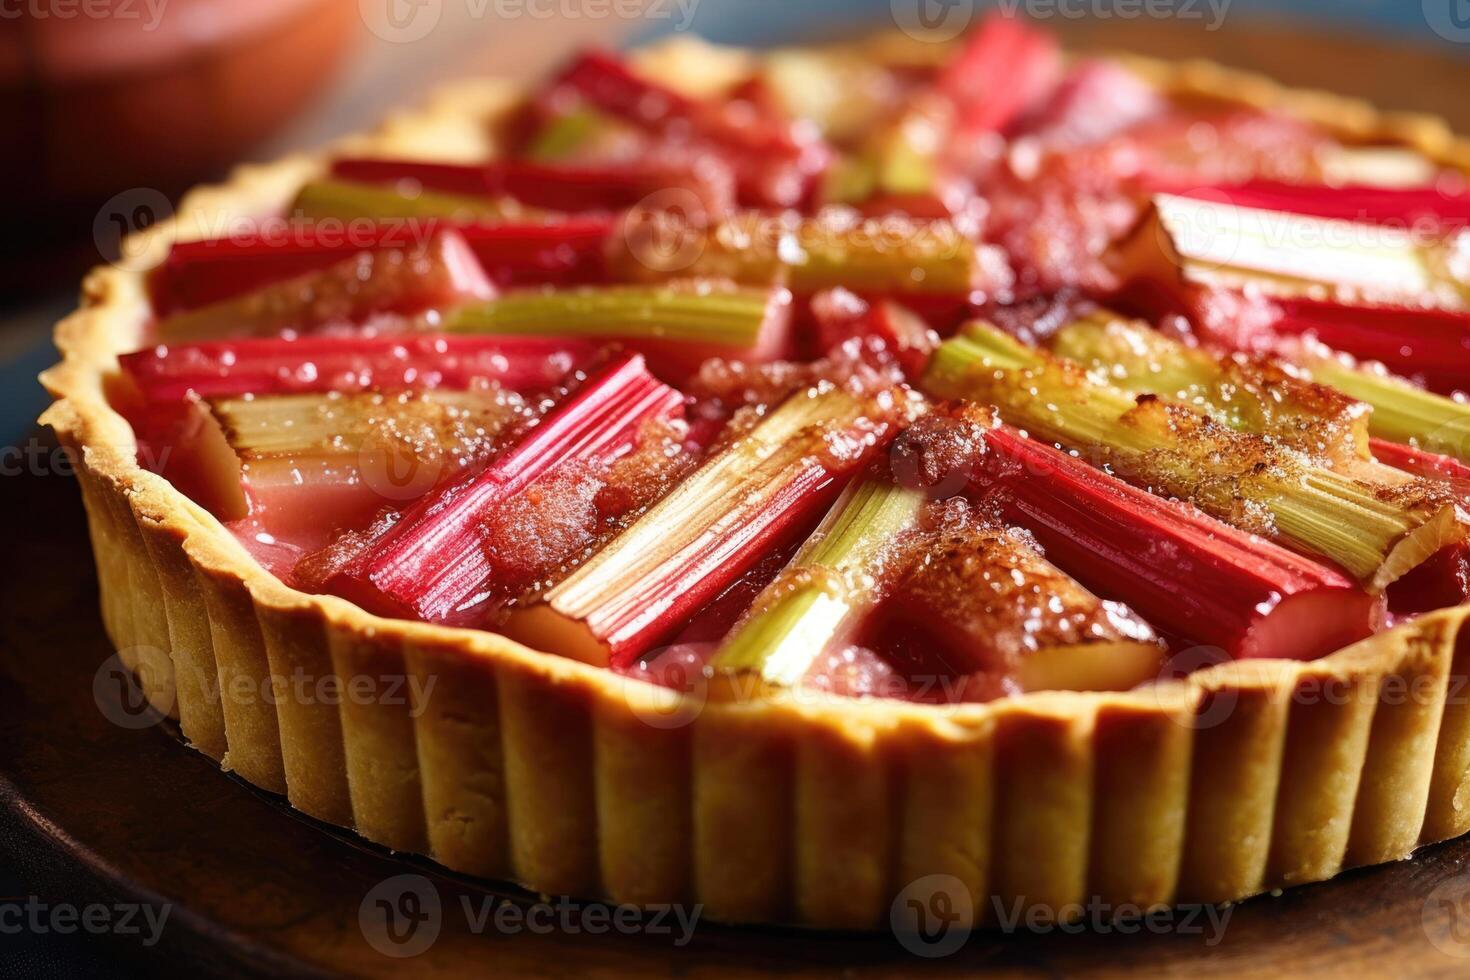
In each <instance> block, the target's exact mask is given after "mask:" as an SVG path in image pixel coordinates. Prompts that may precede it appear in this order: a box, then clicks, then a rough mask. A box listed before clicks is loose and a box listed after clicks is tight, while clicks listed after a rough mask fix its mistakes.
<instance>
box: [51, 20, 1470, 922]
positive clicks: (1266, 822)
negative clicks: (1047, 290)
mask: <svg viewBox="0 0 1470 980" xmlns="http://www.w3.org/2000/svg"><path fill="white" fill-rule="evenodd" d="M637 57H639V58H640V59H641V62H642V64H643V65H644V67H645V68H646V70H648V71H651V72H654V73H656V74H658V75H660V76H661V77H664V78H667V79H669V80H670V82H671V84H680V85H683V86H684V87H689V86H690V85H691V84H692V82H691V80H693V83H697V82H698V81H700V80H704V81H707V82H711V81H713V80H714V79H716V78H717V77H718V76H719V75H720V73H721V72H724V71H727V70H730V71H733V70H738V68H739V66H740V65H741V64H742V63H743V61H744V59H745V58H747V57H748V56H747V55H746V54H745V53H743V52H740V51H737V50H733V49H711V48H708V47H706V46H703V45H700V44H699V43H698V42H693V41H687V40H686V41H682V42H677V43H673V44H669V45H663V46H660V47H658V48H652V49H648V50H646V51H643V52H640V53H639V54H638V56H637ZM1120 57H1122V58H1123V59H1124V60H1125V62H1126V63H1127V64H1129V65H1130V66H1131V67H1133V68H1134V69H1135V70H1137V71H1139V72H1141V73H1143V74H1144V75H1146V76H1147V77H1148V78H1150V79H1151V80H1153V81H1155V82H1156V83H1157V84H1159V85H1160V86H1161V87H1163V88H1164V89H1165V90H1167V91H1169V92H1171V93H1175V94H1178V95H1181V96H1188V97H1195V98H1198V99H1200V100H1205V101H1220V102H1225V103H1236V104H1241V103H1244V104H1250V105H1255V106H1261V107H1271V108H1275V109H1278V110H1284V111H1286V112H1289V113H1292V114H1295V115H1297V116H1300V117H1303V118H1306V119H1309V120H1312V121H1314V122H1317V123H1320V124H1321V125H1323V126H1325V127H1327V128H1328V129H1329V130H1331V131H1333V132H1335V133H1337V134H1340V136H1341V137H1342V138H1344V139H1346V140H1350V141H1353V142H1362V143H1373V144H1378V143H1383V144H1389V145H1404V146H1409V147H1413V148H1416V149H1418V150H1420V151H1421V152H1423V153H1424V154H1426V155H1427V156H1429V157H1431V158H1433V159H1435V160H1437V161H1440V162H1441V163H1443V164H1445V165H1449V166H1454V167H1458V168H1460V169H1462V170H1470V142H1466V141H1462V140H1459V139H1457V138H1456V137H1454V136H1453V135H1452V134H1451V132H1450V131H1449V130H1448V128H1447V127H1446V126H1445V125H1444V124H1443V123H1442V122H1440V121H1438V120H1435V119H1431V118H1426V117H1422V116H1417V115H1404V114H1385V113H1380V112H1377V111H1376V110H1374V109H1373V108H1372V107H1371V106H1369V105H1367V104H1365V103H1362V102H1359V101H1354V100H1350V99H1344V98H1340V97H1338V96H1334V95H1328V94H1323V93H1316V92H1304V91H1294V90H1287V89H1284V88H1281V87H1279V86H1277V85H1275V84H1274V83H1272V82H1270V81H1268V80H1266V79H1264V78H1261V77H1259V76H1256V75H1251V74H1245V73H1241V72H1237V71H1233V70H1228V69H1225V68H1221V67H1218V66H1215V65H1212V64H1208V63H1203V62H1189V63H1165V62H1159V61H1153V60H1148V59H1142V58H1136V57H1131V56H1126V55H1124V56H1120ZM516 97H517V88H516V87H515V86H514V85H512V84H509V83H504V82H494V81H486V82H474V83H467V84H463V85H459V86H456V87H453V88H450V89H446V90H444V91H443V92H442V93H441V94H440V95H439V96H438V97H437V98H436V99H434V100H433V101H432V102H431V104H430V105H429V106H428V107H427V108H426V109H425V110H423V111H420V112H416V113H413V114H406V115H401V116H397V117H394V118H392V119H390V120H389V121H388V122H387V123H386V124H385V125H384V126H383V127H382V128H381V129H380V130H379V131H378V132H377V133H375V134H372V135H367V136H358V137H352V138H349V139H347V140H344V141H342V142H341V143H339V144H337V145H336V146H334V147H333V148H332V152H339V153H340V152H357V153H375V154H383V155H388V154H395V153H396V154H400V155H407V154H412V155H418V156H424V157H437V158H444V159H475V158H483V157H484V156H485V155H487V154H491V153H493V152H494V149H495V148H494V145H493V142H494V138H493V135H492V129H493V127H490V126H488V125H487V121H489V120H492V119H493V118H494V117H496V116H497V114H500V113H504V112H506V111H507V110H508V109H509V108H510V107H511V106H512V105H513V104H514V103H515V101H516ZM325 159H326V154H321V155H314V156H295V157H291V158H288V159H285V160H282V161H279V162H276V163H272V164H268V165H263V166H244V167H241V168H239V169H238V170H236V171H235V173H234V174H233V175H232V177H231V179H230V180H229V182H228V183H225V184H223V185H220V186H213V187H203V188H199V189H197V190H195V191H193V192H192V193H191V194H189V195H188V196H187V197H186V198H185V199H184V201H183V202H182V204H181V206H180V209H179V213H178V214H177V215H175V216H174V217H173V218H172V219H170V220H168V221H164V222H160V223H159V224H156V225H154V226H152V227H150V228H148V229H147V230H146V231H143V232H140V233H138V234H137V235H135V236H133V237H132V238H131V239H129V241H128V243H127V245H126V248H125V255H126V258H125V259H124V260H123V261H120V262H119V263H116V264H114V265H113V266H109V267H102V268H98V269H96V270H95V271H93V272H92V273H91V274H90V275H89V276H88V277H87V279H86V281H85V284H84V287H83V296H82V302H81V307H80V309H79V310H78V311H77V312H75V313H73V314H72V315H71V316H69V317H68V318H67V319H65V320H63V321H62V322H61V323H60V324H59V325H58V327H57V329H56V343H57V346H58V347H59V348H60V350H61V352H62V354H63V355H64V358H63V360H62V363H60V364H59V365H57V366H55V367H53V368H51V369H50V370H49V371H47V372H46V373H45V374H44V376H43V381H44V383H45V385H46V386H47V388H48V389H49V390H50V391H51V393H52V394H53V395H54V396H55V398H56V399H57V401H56V402H55V403H54V404H53V405H52V406H51V408H50V409H49V410H48V411H47V412H46V413H45V415H44V416H43V418H42V421H43V422H45V423H47V424H49V425H51V426H52V427H53V428H54V429H55V431H56V433H57V436H58V437H59V439H60V441H61V442H62V444H63V445H64V446H65V447H67V448H68V449H69V450H70V451H71V452H72V453H73V455H74V459H75V462H76V471H77V474H78V477H79V482H80V484H81V488H82V497H83V501H84V503H85V507H86V513H87V521H88V526H89V529H90V533H91V539H92V545H93V550H94V553H95V556H96V562H97V572H98V578H99V583H100V596H101V607H102V618H103V622H104V625H105V627H106V630H107V633H108V636H109V637H110V639H111V640H112V642H113V643H114V645H115V646H116V647H117V649H118V654H119V656H120V657H121V659H122V662H123V663H124V664H125V665H126V666H127V667H128V668H129V669H130V670H132V671H133V672H134V673H135V674H136V676H137V677H138V678H139V680H140V683H141V685H142V687H143V688H144V691H145V693H146V695H147V697H148V698H149V700H150V701H151V702H152V703H153V705H154V706H155V707H156V708H157V709H158V710H159V711H161V712H163V713H165V714H167V715H169V716H170V717H172V718H175V719H177V721H178V723H179V726H180V728H181V730H182V733H183V735H184V737H185V738H186V739H187V740H188V741H189V742H190V743H191V744H192V745H193V746H194V747H195V748H197V749H198V750H199V751H201V752H203V753H204V754H206V755H208V756H210V757H211V758H213V759H215V760H217V761H218V762H219V763H220V765H221V766H222V767H223V768H225V769H227V770H231V771H233V772H235V773H236V774H238V775H239V776H241V777H243V778H244V779H246V780H248V781H249V782H251V783H253V784H254V785H256V786H258V787H260V788H262V789H266V790H269V791H272V792H275V793H281V794H284V795H285V797H286V798H287V800H289V802H290V803H291V805H293V806H294V807H296V808H297V809H299V810H301V811H303V812H305V813H307V814H309V815H311V816H313V817H316V818H318V819H320V820H324V821H326V822H328V823H331V824H335V825H339V826H342V827H346V828H351V829H353V830H355V831H356V832H357V833H358V834H360V835H362V836H363V837H365V838H367V839H368V840H371V841H374V842H377V843H379V844H382V845H385V846H387V847H389V848H392V849H394V850H398V851H407V852H413V853H417V854H424V855H428V856H429V857H431V858H433V859H434V860H435V861H437V862H438V863H439V864H441V865H443V866H444V867H446V868H449V869H452V870H454V871H458V872H463V873H466V874H470V875H477V876H484V877H489V878H497V879H507V880H513V881H516V882H519V883H520V884H522V885H524V886H525V887H526V888H529V889H531V890H533V891H535V892H540V893H545V894H568V895H573V896H581V897H586V898H594V897H595V898H604V899H607V900H609V901H613V902H628V903H636V904H646V903H663V902H688V903H702V904H703V906H704V914H705V915H706V916H708V917H709V918H711V919H717V920H723V921H730V922H749V923H756V922H762V923H787V924H793V923H794V924H802V925H809V926H816V927H832V928H857V929H867V928H875V927H880V926H884V925H886V924H887V923H888V921H889V915H890V907H891V906H892V905H893V903H894V900H895V896H897V895H898V894H899V893H900V892H901V891H902V890H903V889H904V888H905V887H906V886H908V885H909V884H910V883H912V882H915V881H917V880H918V879H921V878H925V877H926V876H932V875H944V876H952V877H946V878H935V879H931V882H930V884H932V885H933V886H935V887H941V888H948V889H950V890H953V891H959V890H960V889H961V888H962V889H963V890H965V891H967V892H968V898H970V899H971V901H972V903H973V908H974V909H975V916H976V919H977V920H978V921H985V920H993V919H994V918H995V917H996V914H997V910H998V909H1012V908H1014V907H1015V905H1016V903H1017V901H1020V902H1021V903H1022V904H1024V905H1028V906H1034V907H1037V908H1039V909H1041V910H1042V911H1043V912H1047V911H1050V912H1051V913H1052V914H1061V915H1066V914H1069V913H1068V911H1067V910H1068V908H1069V906H1075V905H1076V904H1079V903H1080V904H1088V903H1091V904H1093V905H1097V904H1099V903H1105V904H1106V905H1107V906H1112V907H1115V908H1116V907H1117V906H1127V905H1132V906H1139V907H1144V908H1147V907H1150V906H1156V905H1163V904H1169V903H1178V902H1221V901H1228V900H1234V899H1241V898H1245V897H1247V896H1250V895H1254V894H1257V893H1259V892H1262V891H1266V890H1268V889H1273V888H1277V887H1282V886H1288V885H1293V884H1298V883H1302V882H1310V881H1320V880H1323V879H1327V878H1331V877H1332V876H1334V875H1336V874H1337V873H1338V872H1340V871H1342V870H1343V869H1346V868H1351V867H1357V866H1362V865H1371V864H1378V863H1381V862H1385V861H1391V860H1397V859H1401V858H1406V857H1408V856H1409V855H1410V854H1411V853H1412V852H1413V851H1414V849H1415V848H1416V847H1418V846H1420V845H1421V844H1425V843H1429V842H1434V841H1441V840H1446V839H1448V838H1452V837H1457V836H1459V835H1461V834H1464V833H1466V832H1467V831H1470V706H1467V699H1466V694H1465V680H1466V677H1467V675H1470V633H1467V634H1466V638H1465V642H1461V632H1462V628H1463V625H1464V623H1465V620H1466V618H1467V616H1470V608H1466V607H1460V608H1454V609H1446V610H1441V611H1438V612H1434V613H1431V614H1428V615H1425V616H1422V617H1420V618H1418V619H1416V620H1414V621H1413V622H1411V623H1409V624H1408V625H1405V626H1401V627H1399V628H1396V629H1393V630H1391V631H1388V632H1385V633H1382V634H1380V635H1378V636H1375V637H1372V638H1370V639H1368V640H1365V641H1363V642H1361V643H1358V644H1356V645H1354V646H1352V647H1349V648H1347V649H1345V650H1342V651H1340V652H1338V653H1335V654H1333V655H1331V656H1328V657H1324V658H1322V659H1320V660H1315V661H1310V662H1288V661H1243V662H1235V663H1228V664H1224V665H1220V666H1213V667H1206V668H1204V669H1200V670H1198V671H1196V672H1194V673H1192V674H1190V675H1189V676H1188V677H1187V678H1185V679H1183V680H1180V681H1175V682H1170V683H1166V684H1162V685H1158V686H1156V687H1153V688H1150V689H1147V690H1137V691H1131V692H1126V693H1068V692H1055V693H1039V694H1029V695H1026V696H1023V697H1017V698H1011V699H1005V700H1000V701H995V702H990V703H986V704H966V705H954V706H925V705H914V704H908V703H902V702H897V701H888V700H881V699H870V700H857V699H840V698H818V697H815V696H811V695H787V696H771V697H764V698H760V699H756V700H747V701H744V702H739V703H737V702H734V701H729V700H721V699H718V698H705V697H703V696H702V695H703V692H701V691H695V692H693V693H690V694H677V693H674V692H669V691H666V690H663V689H659V688H654V687H651V686H649V685H645V684H641V683H638V682H633V681H628V680H624V679H622V678H620V677H619V676H617V675H615V674H612V673H610V672H608V671H606V670H601V669H597V668H594V667H590V666H586V665H584V664H581V663H577V662H573V661H569V660H566V659H563V658H560V657H556V656H552V655H548V654H545V653H540V652H537V651H535V650H531V649H528V648H526V647H524V646H521V645H519V644H516V643H513V642H511V641H509V640H507V639H504V638H503V637H500V636H497V635H494V634H490V633H485V632H477V631H471V630H460V629H448V628H442V627H436V626H431V625H426V624H423V623H413V622H403V621H397V620H388V619H381V618H378V617H375V616H371V615H369V614H367V613H365V612H363V611H362V610H360V609H358V608H356V607H355V606H353V605H351V604H350V603H348V602H345V601H342V600H339V599H336V598H333V597H324V596H314V595H305V594H302V593H300V592H296V591H293V590H292V589H290V588H288V587H287V586H285V585H284V584H282V583H281V582H280V581H279V580H278V579H276V578H275V577H273V576H272V575H270V574H269V573H267V572H266V571H264V570H263V569H262V568H261V567H260V566H259V565H258V564H256V562H255V561H253V560H252V559H251V558H250V557H249V556H248V555H247V553H246V552H245V551H244V549H243V548H242V547H241V546H240V545H239V544H238V543H237V542H236V540H235V539H234V538H233V537H232V536H231V535H230V533H229V532H228V531H226V530H225V529H224V528H223V527H222V526H221V525H220V523H219V522H218V521H217V520H216V519H215V518H214V517H213V516H211V515H210V514H209V513H207V512H206V511H204V510H203V509H201V508H200V507H198V506H197V505H195V504H194V503H193V502H192V501H190V500H189V499H188V498H186V497H185V496H184V495H183V494H182V493H180V492H178V491H177V490H175V489H174V488H173V487H172V486H171V485H170V484H169V483H168V482H166V481H165V480H163V479H162V478H160V477H158V476H156V475H154V474H152V473H150V472H148V471H146V470H144V469H142V468H141V467H140V466H139V465H138V463H137V459H136V443H135V440H134V436H133V432H132V430H131V428H130V427H129V425H128V424H127V423H126V422H125V421H124V420H123V419H122V417H121V416H119V415H118V414H117V413H116V412H115V411H114V410H113V409H112V408H111V407H110V406H109V403H108V399H107V397H106V389H107V385H108V378H109V376H111V375H114V374H115V372H116V369H117V355H118V354H120V353H123V352H126V351H128V350H133V349H136V348H137V347H138V346H140V345H141V344H142V343H143V337H144V333H143V331H144V327H145V324H146V322H147V320H148V316H149V312H148V300H147V295H146V292H145V286H144V277H143V273H142V270H143V269H145V268H147V267H148V266H150V265H151V264H153V263H154V262H156V261H157V260H158V259H159V258H160V257H161V256H162V255H163V253H164V252H165V251H166V250H167V247H168V243H169V242H170V241H171V240H173V239H174V238H175V237H179V238H201V237H212V236H217V235H221V234H228V233H230V229H231V225H230V223H229V222H230V219H232V218H239V217H241V216H245V217H249V216H268V215H272V214H276V213H280V211H281V210H282V209H283V207H284V206H285V204H286V202H288V201H289V200H290V198H291V197H292V196H293V194H294V192H295V190H296V188H297V187H298V186H299V184H300V183H301V182H302V181H303V180H305V179H307V178H308V177H310V176H311V175H313V174H314V173H317V172H319V171H320V170H321V168H322V167H323V165H324V161H325ZM333 679H336V680H337V682H338V683H339V684H340V685H341V686H340V687H337V688H334V687H332V683H333ZM353 685H358V686H357V687H354V686H353ZM181 843H182V842H181ZM921 887H928V886H927V885H925V886H921ZM954 897H957V898H960V899H961V901H962V902H963V897H961V896H958V895H956V896H954Z"/></svg>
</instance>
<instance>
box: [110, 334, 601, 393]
mask: <svg viewBox="0 0 1470 980" xmlns="http://www.w3.org/2000/svg"><path fill="white" fill-rule="evenodd" d="M596 351H597V347H596V345H594V344H591V343H585V342H582V341H577V340H561V339H555V338H548V337H462V336H449V335H443V334H413V335H393V336H374V337H362V336H354V337H301V338H297V339H284V338H280V337H258V338H250V339H245V340H225V341H209V342H205V343H200V344H177V345H173V346H159V347H150V348H148V349H146V350H141V351H138V352H137V353H134V354H124V355H123V356H122V357H121V358H119V362H120V364H121V365H122V369H123V371H124V372H126V373H127V375H128V376H129V377H130V378H131V379H132V380H133V382H134V383H135V384H136V386H137V388H138V391H139V393H140V394H141V395H142V397H143V398H144V399H145V400H147V401H151V402H170V401H177V400H179V399H182V398H185V397H187V396H188V395H189V394H190V393H193V394H196V395H199V396H200V397H203V398H213V397H230V396H239V395H246V394H257V395H265V394H292V393H294V394H306V393H312V392H320V393H325V392H331V391H339V392H349V391H399V390H404V389H410V388H411V389H417V390H432V389H435V388H447V389H465V388H469V387H472V386H474V385H479V384H493V385H496V386H498V387H501V388H508V389H510V390H511V391H537V390H545V389H548V388H551V387H553V386H554V385H557V384H559V383H560V382H561V381H562V379H563V378H565V377H566V376H567V375H568V374H569V373H571V372H572V371H573V370H575V369H577V368H579V367H581V366H584V365H586V364H588V363H589V362H590V361H591V360H592V357H593V355H594V354H595V353H596Z"/></svg>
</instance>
